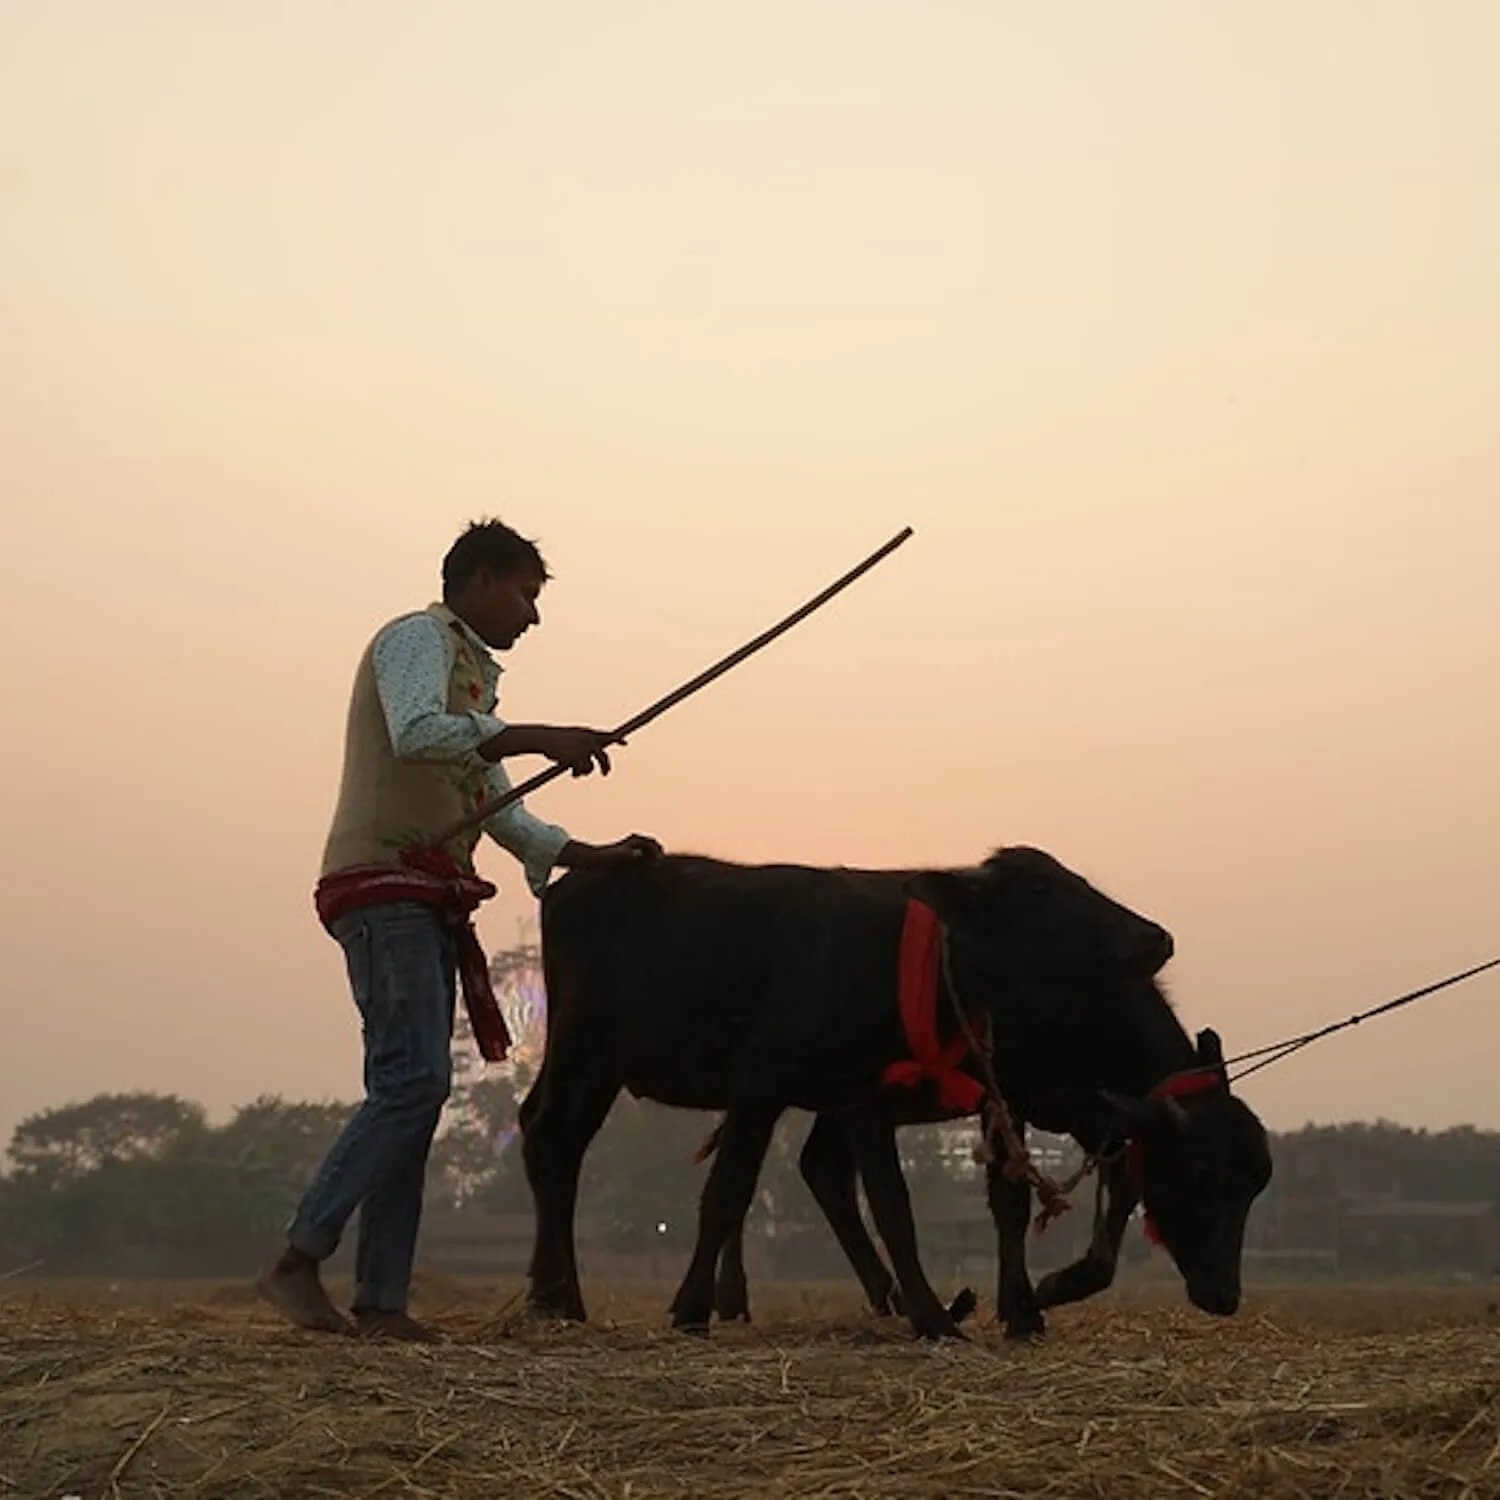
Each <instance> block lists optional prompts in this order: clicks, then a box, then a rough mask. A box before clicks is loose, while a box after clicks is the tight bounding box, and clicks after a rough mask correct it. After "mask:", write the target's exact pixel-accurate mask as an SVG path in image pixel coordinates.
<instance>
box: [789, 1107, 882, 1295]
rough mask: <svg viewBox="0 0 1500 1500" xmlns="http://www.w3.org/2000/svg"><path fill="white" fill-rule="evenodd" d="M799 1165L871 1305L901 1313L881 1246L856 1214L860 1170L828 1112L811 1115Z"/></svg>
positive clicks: (841, 1127)
mask: <svg viewBox="0 0 1500 1500" xmlns="http://www.w3.org/2000/svg"><path fill="white" fill-rule="evenodd" d="M797 1165H798V1166H799V1167H800V1168H801V1169H802V1180H803V1181H804V1182H805V1183H806V1184H807V1186H808V1188H809V1190H810V1191H811V1193H812V1195H813V1197H814V1199H816V1200H817V1204H818V1207H819V1208H821V1209H822V1210H823V1217H824V1218H825V1219H827V1220H828V1226H829V1228H830V1229H832V1230H833V1232H834V1235H835V1237H836V1238H837V1240H838V1242H839V1245H840V1247H841V1248H842V1249H843V1252H844V1254H845V1255H846V1256H847V1257H848V1259H849V1264H850V1265H851V1266H852V1267H853V1268H854V1274H855V1275H856V1276H858V1277H859V1283H860V1285H861V1286H862V1287H863V1288H864V1289H865V1296H866V1297H867V1298H868V1299H869V1302H870V1307H871V1309H872V1310H873V1311H874V1312H875V1314H876V1315H877V1316H879V1317H889V1316H891V1314H893V1313H894V1314H897V1315H899V1314H900V1313H901V1311H902V1305H901V1293H900V1291H899V1290H898V1289H897V1287H896V1279H895V1277H894V1276H892V1275H891V1273H890V1271H889V1270H888V1269H887V1267H886V1264H885V1262H884V1261H883V1260H882V1259H881V1258H880V1251H879V1250H877V1249H876V1248H875V1242H874V1240H872V1239H871V1238H870V1232H869V1230H868V1229H866V1228H865V1221H864V1219H863V1217H861V1215H860V1211H859V1197H858V1195H857V1193H856V1191H855V1188H856V1183H857V1181H858V1170H857V1167H856V1164H855V1160H854V1152H853V1150H852V1149H851V1148H850V1145H849V1137H848V1134H847V1133H846V1132H845V1130H844V1128H843V1126H841V1125H840V1124H839V1122H838V1121H837V1120H834V1119H832V1118H830V1117H829V1116H828V1115H819V1116H818V1117H817V1118H816V1119H815V1120H814V1121H813V1128H812V1130H811V1131H810V1132H809V1133H808V1137H807V1140H806V1141H805V1142H804V1144H803V1147H802V1155H801V1156H800V1157H799V1158H798V1162H797Z"/></svg>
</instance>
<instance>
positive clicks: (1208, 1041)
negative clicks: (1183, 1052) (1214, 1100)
mask: <svg viewBox="0 0 1500 1500" xmlns="http://www.w3.org/2000/svg"><path fill="white" fill-rule="evenodd" d="M1198 1062H1199V1065H1200V1066H1202V1067H1205V1068H1212V1069H1213V1070H1214V1071H1215V1072H1216V1073H1218V1075H1219V1080H1220V1082H1222V1083H1223V1085H1224V1087H1225V1088H1226V1089H1227V1088H1228V1087H1229V1069H1228V1068H1227V1067H1226V1066H1225V1065H1224V1044H1223V1042H1221V1041H1220V1040H1219V1033H1218V1032H1217V1031H1200V1032H1199V1033H1198Z"/></svg>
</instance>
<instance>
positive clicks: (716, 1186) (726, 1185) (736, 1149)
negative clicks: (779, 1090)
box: [672, 1107, 781, 1333]
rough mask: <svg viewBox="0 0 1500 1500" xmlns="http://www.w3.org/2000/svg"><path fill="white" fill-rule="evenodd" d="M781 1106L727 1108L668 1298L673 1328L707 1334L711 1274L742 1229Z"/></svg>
mask: <svg viewBox="0 0 1500 1500" xmlns="http://www.w3.org/2000/svg"><path fill="white" fill-rule="evenodd" d="M780 1114H781V1110H780V1108H779V1107H778V1108H774V1109H773V1108H760V1109H748V1108H747V1109H731V1110H730V1111H729V1113H728V1114H727V1115H725V1117H724V1126H723V1131H722V1134H721V1135H720V1137H719V1149H718V1150H717V1151H716V1152H715V1153H714V1162H713V1166H712V1167H710V1168H709V1173H708V1181H707V1182H706V1183H704V1185H703V1196H702V1198H701V1199H700V1200H699V1204H698V1243H697V1244H696V1245H695V1246H694V1247H693V1259H692V1262H691V1263H690V1264H689V1266H688V1270H687V1275H686V1276H684V1277H683V1280H682V1285H681V1286H680V1287H679V1288H678V1289H677V1295H676V1296H675V1297H674V1298H673V1299H672V1326H673V1327H674V1328H679V1329H682V1330H683V1331H684V1332H688V1333H706V1332H707V1331H708V1323H709V1317H710V1315H711V1314H712V1312H713V1307H714V1271H715V1268H716V1267H717V1266H718V1264H719V1255H720V1252H721V1251H722V1250H723V1248H724V1245H725V1243H726V1241H727V1240H728V1239H729V1238H730V1236H731V1235H734V1234H735V1233H737V1232H740V1231H742V1230H743V1227H744V1222H745V1215H746V1214H747V1213H749V1211H750V1200H751V1199H752V1198H753V1197H754V1196H755V1183H756V1180H757V1178H758V1177H759V1176H760V1167H761V1163H762V1162H763V1161H764V1160H765V1156H766V1150H767V1148H768V1147H769V1146H770V1144H771V1132H772V1131H773V1130H775V1128H776V1121H777V1118H778V1117H779V1115H780Z"/></svg>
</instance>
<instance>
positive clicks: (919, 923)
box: [882, 900, 984, 1114]
mask: <svg viewBox="0 0 1500 1500" xmlns="http://www.w3.org/2000/svg"><path fill="white" fill-rule="evenodd" d="M941 989H942V926H941V924H940V923H939V921H938V916H937V913H936V912H935V911H933V909H932V908H931V907H930V906H928V905H926V904H925V903H923V902H921V901H911V900H909V901H907V903H906V918H905V921H904V922H903V923H902V926H901V949H900V956H899V959H898V961H897V997H898V999H899V1002H900V1006H901V1026H902V1029H903V1030H904V1031H905V1032H906V1044H907V1046H908V1047H910V1048H911V1056H910V1057H909V1058H905V1059H902V1060H901V1061H899V1062H893V1063H892V1064H891V1065H890V1066H889V1067H888V1068H887V1069H886V1070H885V1073H884V1074H883V1075H882V1076H883V1078H884V1081H885V1082H886V1083H892V1084H898V1085H900V1086H902V1087H905V1088H916V1086H917V1085H918V1084H919V1083H922V1082H923V1081H924V1080H926V1079H932V1080H934V1081H935V1082H936V1084H937V1092H938V1102H939V1103H940V1104H941V1105H942V1107H943V1108H944V1109H948V1110H954V1111H961V1112H963V1113H964V1114H969V1113H972V1112H973V1111H974V1110H976V1109H978V1108H979V1103H980V1101H981V1100H982V1099H983V1098H984V1086H983V1085H982V1084H981V1083H979V1082H978V1081H977V1080H976V1079H973V1078H970V1077H969V1075H968V1074H967V1073H964V1072H962V1071H961V1070H960V1069H959V1066H958V1064H959V1063H960V1062H962V1061H963V1059H964V1057H965V1056H966V1055H967V1053H968V1051H969V1044H968V1041H967V1040H966V1039H965V1038H964V1037H963V1036H958V1037H955V1038H954V1039H953V1041H951V1042H949V1043H948V1045H947V1046H946V1047H945V1046H943V1045H942V1044H941V1043H940V1042H939V1040H938V1015H937V1009H938V994H939V992H940V990H941Z"/></svg>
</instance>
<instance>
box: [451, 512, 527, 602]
mask: <svg viewBox="0 0 1500 1500" xmlns="http://www.w3.org/2000/svg"><path fill="white" fill-rule="evenodd" d="M481 569H488V570H489V571H490V572H491V573H493V574H494V575H495V576H496V577H497V578H503V577H505V576H506V575H507V574H508V573H538V574H540V575H541V578H542V581H543V582H544V583H545V582H546V581H547V579H549V578H550V577H551V576H552V575H551V574H550V573H549V572H548V571H547V564H546V563H545V562H544V561H543V560H542V554H541V553H540V552H539V551H538V550H537V545H536V543H535V542H533V541H528V540H527V539H526V538H525V537H524V536H522V535H521V534H520V533H519V532H516V531H512V530H511V528H510V527H509V526H507V525H506V524H505V523H504V522H503V521H494V520H491V521H472V522H470V523H469V528H468V530H467V531H465V532H464V534H463V535H462V536H461V537H459V539H458V540H457V541H456V542H454V544H453V545H452V546H451V547H450V548H449V549H448V555H447V556H446V557H445V558H444V559H443V597H444V598H445V599H451V598H452V597H453V596H454V595H455V594H456V593H458V591H459V590H460V589H462V588H463V586H464V585H465V584H466V583H468V581H469V580H470V579H471V578H472V577H473V576H474V575H475V574H476V573H478V572H479V571H480V570H481Z"/></svg>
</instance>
